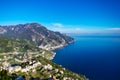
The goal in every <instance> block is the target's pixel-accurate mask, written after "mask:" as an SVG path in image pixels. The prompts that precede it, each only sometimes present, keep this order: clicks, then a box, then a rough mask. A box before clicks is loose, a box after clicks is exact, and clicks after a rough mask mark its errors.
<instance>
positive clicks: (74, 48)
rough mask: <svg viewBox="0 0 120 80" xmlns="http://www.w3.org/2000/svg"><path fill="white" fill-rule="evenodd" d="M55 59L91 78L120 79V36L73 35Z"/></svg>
mask: <svg viewBox="0 0 120 80" xmlns="http://www.w3.org/2000/svg"><path fill="white" fill-rule="evenodd" d="M73 37H74V38H75V40H76V41H75V42H74V43H71V44H69V45H68V46H66V47H64V48H61V49H58V50H56V51H55V52H56V53H57V54H56V56H55V58H54V59H53V61H54V62H55V63H58V64H60V65H62V66H64V67H66V68H68V69H69V70H71V71H73V72H76V73H80V74H83V75H86V77H88V78H89V79H90V80H120V37H96V36H94V37H93V36H89V37H88V36H73Z"/></svg>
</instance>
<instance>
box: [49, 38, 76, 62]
mask: <svg viewBox="0 0 120 80" xmlns="http://www.w3.org/2000/svg"><path fill="white" fill-rule="evenodd" d="M73 42H75V40H73V41H70V42H69V43H68V44H65V45H63V46H60V47H57V48H54V49H50V50H49V51H50V52H51V53H53V58H52V59H51V60H53V59H54V57H55V55H56V54H57V53H56V52H55V50H57V49H60V48H64V47H65V46H67V45H69V44H71V43H73Z"/></svg>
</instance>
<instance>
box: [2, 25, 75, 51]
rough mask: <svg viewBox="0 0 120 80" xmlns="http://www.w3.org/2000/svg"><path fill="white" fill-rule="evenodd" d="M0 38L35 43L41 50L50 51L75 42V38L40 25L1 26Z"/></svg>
mask: <svg viewBox="0 0 120 80" xmlns="http://www.w3.org/2000/svg"><path fill="white" fill-rule="evenodd" d="M0 36H2V37H9V38H13V39H21V40H28V41H34V42H36V43H37V44H38V46H40V48H45V49H48V50H50V49H56V48H59V47H62V46H64V45H66V44H68V43H70V42H72V41H74V39H73V38H71V37H69V36H66V35H64V34H61V33H59V32H53V31H51V30H48V29H47V28H45V27H44V26H42V25H40V24H38V23H27V24H19V25H11V26H0Z"/></svg>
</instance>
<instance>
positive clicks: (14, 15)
mask: <svg viewBox="0 0 120 80" xmlns="http://www.w3.org/2000/svg"><path fill="white" fill-rule="evenodd" d="M28 22H29V23H30V22H38V23H40V24H43V25H45V26H47V28H48V29H51V30H55V31H61V32H67V33H120V0H0V24H1V25H8V24H19V23H28Z"/></svg>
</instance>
